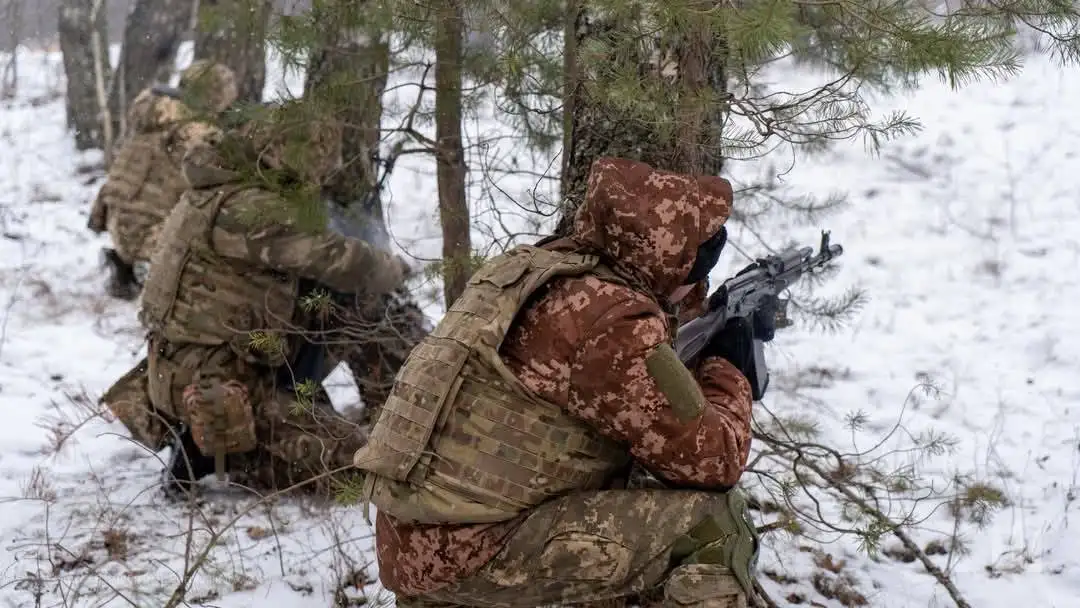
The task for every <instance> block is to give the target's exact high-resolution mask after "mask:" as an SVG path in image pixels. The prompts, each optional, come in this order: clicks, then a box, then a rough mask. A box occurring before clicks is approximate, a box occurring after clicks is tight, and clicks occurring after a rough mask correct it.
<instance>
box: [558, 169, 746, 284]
mask: <svg viewBox="0 0 1080 608" xmlns="http://www.w3.org/2000/svg"><path fill="white" fill-rule="evenodd" d="M731 201H732V192H731V184H730V183H728V181H727V180H725V179H723V178H720V177H711V176H704V175H699V176H694V175H682V174H678V173H671V172H668V171H658V170H655V169H653V168H652V167H650V166H649V165H647V164H645V163H640V162H636V161H630V160H625V159H617V158H600V159H597V160H596V162H594V163H593V165H592V168H591V170H590V172H589V184H588V190H587V193H586V195H585V202H584V203H582V205H581V207H580V208H579V209H578V211H577V216H576V217H575V218H574V230H573V235H572V236H573V238H574V240H576V241H579V242H582V243H585V244H587V245H588V246H590V247H591V248H594V249H595V250H597V251H599V252H601V253H602V254H604V255H605V257H607V258H609V260H611V261H612V262H613V263H614V264H615V265H616V266H617V268H616V270H618V271H619V272H621V273H624V274H630V275H632V276H633V277H634V278H635V279H637V280H638V281H639V282H641V283H643V284H644V285H645V286H647V287H648V288H649V289H650V290H652V292H653V294H655V295H656V296H658V297H666V296H668V295H669V294H671V292H672V291H673V290H674V289H675V288H676V287H678V286H679V285H681V284H682V283H683V281H684V280H685V279H686V277H687V276H689V274H690V268H691V267H692V266H693V265H694V259H695V258H696V257H697V249H698V247H699V246H700V245H701V244H702V243H704V242H705V241H707V240H708V239H709V237H711V236H712V235H713V234H715V233H716V232H717V231H718V230H720V227H721V226H722V225H723V224H724V222H725V221H727V218H728V216H729V215H730V214H731Z"/></svg>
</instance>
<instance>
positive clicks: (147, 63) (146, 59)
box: [109, 0, 195, 134]
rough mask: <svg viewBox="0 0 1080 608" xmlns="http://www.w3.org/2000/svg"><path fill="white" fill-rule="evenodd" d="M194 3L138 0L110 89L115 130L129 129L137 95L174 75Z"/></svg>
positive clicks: (130, 18) (127, 23)
mask: <svg viewBox="0 0 1080 608" xmlns="http://www.w3.org/2000/svg"><path fill="white" fill-rule="evenodd" d="M194 4H195V0H136V2H135V6H134V7H133V8H132V10H131V12H130V13H128V17H127V21H126V22H125V24H124V46H123V48H122V50H121V52H120V61H119V64H118V66H117V74H116V78H115V79H114V80H113V83H112V87H111V90H110V91H109V108H110V109H111V114H112V117H113V125H114V132H116V133H119V134H123V133H125V132H126V130H127V125H126V124H124V122H125V119H126V116H127V109H128V107H129V106H130V105H131V101H132V100H133V99H135V96H136V95H138V94H139V93H140V92H141V91H142V90H143V89H145V88H146V87H149V86H152V85H154V84H156V83H159V82H167V81H168V80H169V77H170V76H172V72H173V66H174V63H175V60H176V51H177V49H178V48H179V47H180V43H181V42H182V41H183V38H184V34H185V33H186V32H187V31H188V28H189V27H190V26H191V14H192V10H193V9H194V8H195V6H194Z"/></svg>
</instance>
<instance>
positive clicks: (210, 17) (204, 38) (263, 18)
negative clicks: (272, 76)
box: [195, 0, 273, 102]
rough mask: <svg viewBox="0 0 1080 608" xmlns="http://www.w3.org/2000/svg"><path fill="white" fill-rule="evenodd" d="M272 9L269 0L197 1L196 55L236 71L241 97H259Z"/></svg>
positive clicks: (262, 81)
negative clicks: (267, 31)
mask: <svg viewBox="0 0 1080 608" xmlns="http://www.w3.org/2000/svg"><path fill="white" fill-rule="evenodd" d="M272 9H273V3H272V2H271V1H270V0H200V2H199V11H198V18H197V20H196V24H195V59H209V60H210V61H214V62H217V63H221V64H223V65H226V66H228V67H229V68H231V69H232V70H233V71H234V72H236V78H237V86H238V87H239V90H240V100H241V101H250V102H259V101H262V94H263V88H264V85H265V83H266V30H267V26H268V25H269V23H270V13H271V11H272Z"/></svg>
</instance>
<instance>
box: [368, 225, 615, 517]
mask: <svg viewBox="0 0 1080 608" xmlns="http://www.w3.org/2000/svg"><path fill="white" fill-rule="evenodd" d="M586 273H590V274H600V275H602V276H604V278H605V279H607V278H609V277H610V278H612V279H614V277H613V276H611V275H610V273H609V272H607V271H605V270H604V269H598V268H597V259H596V258H595V257H594V256H586V255H580V254H574V253H563V252H551V251H546V250H543V249H539V248H536V247H529V246H523V247H519V248H517V249H515V250H513V251H511V252H508V253H507V254H504V255H502V256H499V257H497V258H495V259H494V260H492V261H490V262H489V263H488V264H486V265H485V266H484V267H482V268H481V269H480V270H479V271H477V272H476V274H474V275H473V277H472V278H471V279H470V281H469V284H468V286H467V288H466V289H465V292H464V293H463V294H462V295H461V297H459V298H458V300H457V301H456V302H455V303H454V304H453V305H452V306H451V307H450V310H448V311H447V313H446V315H445V316H444V317H443V319H442V321H441V322H440V323H439V325H438V326H437V327H436V328H435V331H434V332H432V333H431V335H429V336H428V337H427V338H425V340H424V341H423V342H421V344H420V345H419V346H417V347H416V349H414V350H413V351H412V353H411V354H410V356H409V359H408V360H407V361H406V362H405V365H404V366H403V367H402V368H401V371H400V372H399V373H398V376H397V379H396V382H395V385H394V388H393V391H392V392H391V395H390V398H389V399H388V400H387V402H386V404H385V405H384V407H383V409H382V410H381V412H380V415H379V420H378V422H377V423H376V425H375V427H374V428H373V429H372V433H371V437H370V440H369V443H368V445H367V446H365V447H364V448H362V449H361V450H360V451H358V452H357V455H356V459H355V463H356V465H357V466H358V467H360V468H361V469H364V470H367V471H369V472H372V473H375V474H376V475H378V476H381V478H382V481H383V483H391V484H392V485H395V484H393V482H399V483H398V484H396V486H397V487H396V489H391V490H390V491H389V492H380V493H378V496H380V497H382V498H381V500H377V501H376V506H378V507H379V508H380V509H381V510H383V511H385V512H387V513H388V514H389V515H391V516H395V511H398V512H399V515H406V513H408V514H411V518H412V519H415V518H416V517H418V516H417V515H416V514H417V513H422V514H423V515H422V516H423V517H425V518H427V519H429V521H427V522H421V523H454V522H455V521H456V520H455V518H456V517H461V513H464V512H468V513H469V518H470V519H469V520H471V521H477V520H485V521H497V520H499V519H508V518H510V517H513V516H514V515H515V514H516V513H517V512H520V511H521V510H523V509H527V508H530V507H532V506H535V505H537V504H540V503H541V502H544V501H545V500H547V499H548V498H550V497H552V496H557V495H560V494H564V493H567V492H570V491H574V490H579V489H588V488H596V487H599V486H600V485H601V484H602V483H603V481H604V480H605V479H606V478H607V476H608V475H609V474H610V473H611V471H612V469H613V468H615V467H617V466H619V465H621V464H622V463H623V462H624V460H625V454H624V451H623V450H621V449H620V448H619V446H617V445H616V444H615V443H614V442H612V441H609V440H607V439H605V438H603V437H602V436H600V435H599V434H597V433H596V432H595V431H593V430H592V429H591V428H590V427H589V426H588V425H585V424H584V423H582V422H580V421H578V420H576V419H574V418H572V417H570V416H569V415H568V414H566V413H565V412H563V411H562V409H561V408H560V407H558V406H557V405H554V404H551V403H547V402H545V401H544V400H542V399H541V398H540V397H539V396H538V395H536V394H533V393H532V392H531V391H529V390H528V389H527V388H526V387H525V386H523V385H522V384H521V382H520V381H519V380H518V379H517V378H516V377H515V376H514V375H513V373H512V372H511V371H510V370H509V369H508V368H507V367H506V365H505V363H503V361H502V359H501V358H500V357H499V354H498V350H499V347H500V346H501V344H502V341H503V340H504V338H505V337H506V334H507V331H508V330H509V328H510V326H511V324H512V323H513V321H514V318H515V317H516V316H517V313H518V312H519V311H520V310H521V308H522V307H523V306H524V305H525V303H526V302H527V301H528V300H529V297H530V296H531V295H532V294H533V293H534V292H535V291H536V290H537V289H538V288H540V287H541V286H543V285H544V284H545V283H547V282H548V281H550V280H551V279H552V278H555V277H559V276H581V275H583V274H586ZM400 486H408V488H412V490H409V489H408V488H406V487H400ZM425 491H434V493H435V494H438V495H440V496H446V495H447V493H449V494H450V495H452V496H458V497H459V499H460V502H463V503H468V504H469V506H468V508H461V509H455V508H454V506H453V505H452V504H449V505H446V504H440V505H436V506H433V505H424V506H425V507H426V508H421V509H419V510H417V509H416V508H414V507H413V506H412V505H410V506H406V505H405V504H404V502H405V501H406V500H407V499H406V498H404V497H405V496H412V497H413V498H412V500H413V501H415V500H416V498H415V497H416V496H418V495H420V494H423V492H425ZM388 496H393V497H394V498H392V499H391V498H387V497H388ZM399 497H401V498H400V500H401V501H402V502H401V503H398V505H399V507H400V509H395V501H396V500H399ZM478 514H479V519H478Z"/></svg>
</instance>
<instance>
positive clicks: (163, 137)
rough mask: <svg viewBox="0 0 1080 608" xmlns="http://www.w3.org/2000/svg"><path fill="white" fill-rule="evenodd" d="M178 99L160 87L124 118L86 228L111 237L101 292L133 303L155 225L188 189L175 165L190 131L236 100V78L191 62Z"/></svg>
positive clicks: (147, 93)
mask: <svg viewBox="0 0 1080 608" xmlns="http://www.w3.org/2000/svg"><path fill="white" fill-rule="evenodd" d="M179 92H180V93H182V94H183V100H181V99H177V98H175V97H173V96H170V95H168V94H166V93H165V92H164V91H163V90H162V89H161V88H159V87H151V88H148V89H146V90H144V91H142V92H141V93H139V95H138V96H137V97H135V100H134V101H133V102H132V104H131V109H130V110H129V111H128V115H127V130H128V135H127V137H126V139H125V141H124V142H122V144H120V145H119V146H118V149H119V152H118V153H117V156H116V158H115V159H114V160H113V163H112V165H111V166H110V168H109V174H108V176H107V177H106V180H105V184H104V185H102V187H101V190H99V191H98V195H97V198H96V199H95V200H94V204H93V206H92V207H91V210H90V221H89V228H90V229H91V230H93V231H94V232H96V233H101V232H104V231H106V230H107V231H108V232H109V236H111V237H112V241H113V249H112V250H107V251H106V256H107V262H108V263H109V264H110V265H111V266H112V268H111V275H110V278H109V282H108V284H107V291H108V293H109V294H110V295H112V296H114V297H117V298H121V299H125V300H131V299H134V298H135V297H136V296H137V295H138V284H137V282H136V281H135V272H134V268H133V266H134V265H135V264H136V263H138V262H149V261H150V257H151V255H152V254H153V252H154V248H155V247H156V245H157V241H158V234H159V232H160V230H161V224H162V223H163V222H164V221H165V218H166V217H167V216H168V215H169V212H170V211H172V209H173V207H175V206H176V203H177V201H178V200H179V199H180V195H181V194H183V192H184V190H185V189H186V188H187V182H185V181H184V176H183V174H182V173H181V170H180V161H181V159H182V158H183V155H184V152H185V151H186V148H187V136H188V134H189V132H190V129H189V128H188V126H189V124H190V123H191V122H192V121H195V120H199V119H204V118H209V117H212V116H213V115H216V114H218V113H219V112H221V111H222V110H224V109H225V108H227V107H228V106H229V105H231V104H232V103H233V102H234V101H235V100H236V98H237V88H236V77H235V75H234V74H233V72H232V70H230V69H229V68H227V67H225V66H223V65H218V64H212V63H210V62H207V61H197V62H195V63H193V64H192V65H191V66H190V67H188V68H187V69H186V70H184V71H183V73H182V74H181V77H180V91H179ZM185 101H186V102H189V103H185ZM189 104H190V105H189Z"/></svg>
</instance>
